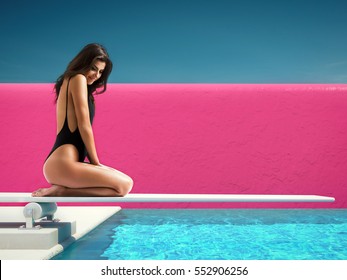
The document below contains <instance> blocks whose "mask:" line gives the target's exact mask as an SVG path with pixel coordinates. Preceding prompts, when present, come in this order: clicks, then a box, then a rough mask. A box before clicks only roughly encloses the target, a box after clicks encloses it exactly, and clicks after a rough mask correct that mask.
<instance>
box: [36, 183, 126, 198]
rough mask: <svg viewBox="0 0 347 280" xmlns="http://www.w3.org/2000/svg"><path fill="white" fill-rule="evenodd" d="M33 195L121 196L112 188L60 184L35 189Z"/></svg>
mask: <svg viewBox="0 0 347 280" xmlns="http://www.w3.org/2000/svg"><path fill="white" fill-rule="evenodd" d="M32 196H35V197H40V196H69V197H82V196H90V197H93V196H120V195H119V194H118V193H117V192H116V191H115V190H114V189H111V188H103V187H100V188H80V189H77V188H67V187H63V186H59V185H52V186H51V187H50V188H42V189H38V190H36V191H34V192H33V193H32Z"/></svg>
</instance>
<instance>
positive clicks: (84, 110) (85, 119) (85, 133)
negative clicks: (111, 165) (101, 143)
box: [70, 74, 100, 165]
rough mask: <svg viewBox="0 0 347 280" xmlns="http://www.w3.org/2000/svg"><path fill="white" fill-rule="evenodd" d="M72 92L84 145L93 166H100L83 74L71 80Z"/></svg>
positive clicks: (85, 80)
mask: <svg viewBox="0 0 347 280" xmlns="http://www.w3.org/2000/svg"><path fill="white" fill-rule="evenodd" d="M70 90H71V94H72V99H73V104H74V107H75V114H76V118H77V125H78V129H79V131H80V134H81V137H82V140H83V142H84V145H85V146H86V149H87V152H88V157H89V160H90V163H91V164H94V165H99V164H100V162H99V158H98V155H97V152H96V148H95V142H94V135H93V129H92V125H91V123H90V119H89V108H88V89H87V79H86V77H85V76H83V75H82V74H78V75H76V76H75V77H73V78H71V80H70Z"/></svg>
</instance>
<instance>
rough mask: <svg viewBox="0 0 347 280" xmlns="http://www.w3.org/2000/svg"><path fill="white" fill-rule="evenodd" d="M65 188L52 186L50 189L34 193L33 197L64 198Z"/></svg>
mask: <svg viewBox="0 0 347 280" xmlns="http://www.w3.org/2000/svg"><path fill="white" fill-rule="evenodd" d="M64 190H65V187H63V186H58V185H52V186H51V187H50V188H43V189H38V190H36V191H34V192H33V193H32V194H31V196H33V197H42V196H63V194H64Z"/></svg>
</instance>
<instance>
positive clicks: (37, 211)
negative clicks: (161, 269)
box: [0, 193, 335, 229]
mask: <svg viewBox="0 0 347 280" xmlns="http://www.w3.org/2000/svg"><path fill="white" fill-rule="evenodd" d="M334 201H335V199H334V198H333V197H328V196H319V195H284V194H281V195H265V194H137V193H132V194H128V195H127V196H125V197H32V196H31V194H30V193H0V202H10V203H23V202H28V204H27V205H26V206H25V207H24V211H23V214H24V217H25V220H26V225H25V228H26V229H34V228H35V227H34V223H35V220H37V219H41V218H46V219H47V220H50V221H52V220H53V217H54V213H55V212H56V210H57V202H64V203H65V202H92V203H100V202H112V203H124V202H127V203H128V202H334Z"/></svg>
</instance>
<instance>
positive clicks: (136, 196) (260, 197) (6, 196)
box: [0, 192, 335, 203]
mask: <svg viewBox="0 0 347 280" xmlns="http://www.w3.org/2000/svg"><path fill="white" fill-rule="evenodd" d="M334 201H335V198H334V197H329V196H321V195H287V194H280V195H279V194H153V193H130V194H128V195H126V196H125V197H32V196H31V193H21V192H2V193H0V202H2V203H5V202H11V203H20V202H41V203H44V202H55V203H58V202H64V203H65V202H92V203H99V202H114V203H124V202H127V203H128V202H334Z"/></svg>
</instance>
